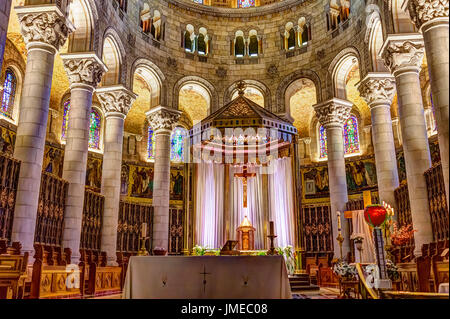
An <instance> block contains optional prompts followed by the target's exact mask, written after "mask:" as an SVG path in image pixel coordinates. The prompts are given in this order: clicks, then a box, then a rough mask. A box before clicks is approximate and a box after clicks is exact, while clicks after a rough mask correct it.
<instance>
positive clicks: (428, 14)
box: [408, 0, 448, 30]
mask: <svg viewBox="0 0 450 319" xmlns="http://www.w3.org/2000/svg"><path fill="white" fill-rule="evenodd" d="M408 11H409V15H410V16H411V20H412V21H413V22H414V24H415V25H416V27H417V29H419V30H420V28H421V27H422V25H424V24H426V23H427V22H430V21H433V20H437V19H442V20H447V22H446V23H448V0H409V2H408Z"/></svg>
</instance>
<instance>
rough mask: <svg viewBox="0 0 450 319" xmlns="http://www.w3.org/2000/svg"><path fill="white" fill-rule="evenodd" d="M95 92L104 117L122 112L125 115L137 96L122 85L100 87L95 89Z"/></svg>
mask: <svg viewBox="0 0 450 319" xmlns="http://www.w3.org/2000/svg"><path fill="white" fill-rule="evenodd" d="M95 93H96V94H97V97H98V100H99V101H100V104H101V105H102V108H103V111H104V112H105V114H106V117H108V116H109V115H112V114H122V116H123V117H126V116H127V114H128V112H129V111H130V109H131V105H132V104H133V103H134V101H135V100H136V98H137V95H136V94H134V93H133V92H132V91H131V90H129V89H127V88H126V87H125V86H123V85H113V86H107V87H101V88H98V89H96V90H95Z"/></svg>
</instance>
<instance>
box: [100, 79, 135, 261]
mask: <svg viewBox="0 0 450 319" xmlns="http://www.w3.org/2000/svg"><path fill="white" fill-rule="evenodd" d="M96 94H97V97H98V100H99V101H100V103H101V105H102V108H103V112H104V114H105V135H104V136H105V138H104V143H103V144H104V151H103V167H102V191H101V192H102V195H103V196H105V208H104V211H103V220H102V238H101V244H102V246H101V250H102V251H105V252H106V254H107V258H108V265H116V251H117V247H116V246H117V224H118V220H119V203H120V178H121V170H120V169H119V168H120V167H122V148H123V133H124V132H123V128H124V123H125V117H126V116H127V114H128V112H129V110H130V108H131V105H132V104H133V102H134V101H135V100H136V95H135V94H134V93H133V92H131V91H130V90H128V89H127V88H125V87H124V86H123V85H115V86H109V87H103V88H99V89H97V90H96Z"/></svg>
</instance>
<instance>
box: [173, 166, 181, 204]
mask: <svg viewBox="0 0 450 319" xmlns="http://www.w3.org/2000/svg"><path fill="white" fill-rule="evenodd" d="M183 175H184V174H183V169H182V168H181V169H174V168H172V169H171V171H170V199H171V200H183V183H184V176H183Z"/></svg>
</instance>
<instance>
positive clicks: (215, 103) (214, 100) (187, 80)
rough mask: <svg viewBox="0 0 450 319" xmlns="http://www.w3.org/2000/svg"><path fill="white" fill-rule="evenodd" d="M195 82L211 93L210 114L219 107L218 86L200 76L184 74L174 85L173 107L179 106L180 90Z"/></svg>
mask: <svg viewBox="0 0 450 319" xmlns="http://www.w3.org/2000/svg"><path fill="white" fill-rule="evenodd" d="M188 84H195V85H199V86H200V87H202V88H203V89H204V90H205V91H206V92H207V93H208V94H209V107H208V115H209V114H211V113H212V110H217V109H218V108H219V95H218V94H217V91H216V88H215V87H214V85H212V84H211V83H210V82H209V81H207V80H205V79H203V78H201V77H199V76H195V75H192V76H184V77H182V78H180V79H179V80H178V81H177V82H176V83H175V85H174V87H173V97H174V99H173V101H172V107H173V108H174V109H177V110H178V108H179V105H178V103H179V95H180V90H181V89H182V88H183V87H184V86H186V85H188Z"/></svg>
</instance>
